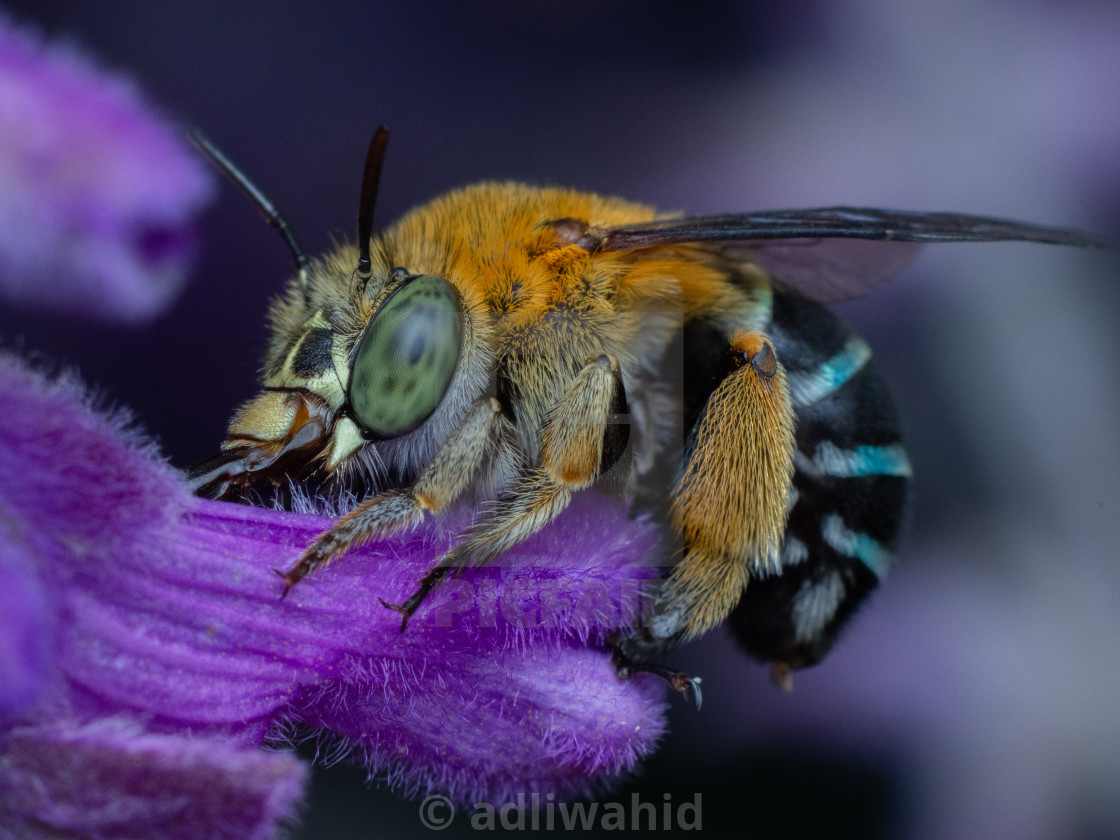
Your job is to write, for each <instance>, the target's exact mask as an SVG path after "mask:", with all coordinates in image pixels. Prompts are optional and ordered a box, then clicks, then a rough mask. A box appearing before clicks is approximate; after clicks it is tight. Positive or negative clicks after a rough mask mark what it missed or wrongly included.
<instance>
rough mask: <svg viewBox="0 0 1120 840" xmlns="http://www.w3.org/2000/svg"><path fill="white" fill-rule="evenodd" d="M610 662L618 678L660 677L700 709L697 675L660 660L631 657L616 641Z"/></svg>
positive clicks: (701, 699)
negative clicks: (692, 675) (651, 660)
mask: <svg viewBox="0 0 1120 840" xmlns="http://www.w3.org/2000/svg"><path fill="white" fill-rule="evenodd" d="M611 664H612V665H614V667H615V673H616V674H618V678H619V679H622V680H628V679H630V678H631V677H635V676H638V675H639V674H649V675H650V676H654V677H660V678H661V679H663V680H664V681H665V682H666V684H668V686H669V688H671V689H673V690H674V691H677V692H680V694H681V696H683V697H684V699H685V700H686V701H687V702H691V703H694V704H695V705H696V708H697V710H699V709H700V704H701V702H702V701H703V699H704V697H703V695H702V694H701V692H700V678H699V677H690V676H689V675H688V674H686V673H685V672H684V671H678V670H676V669H674V668H671V667H669V666H668V665H662V664H661V663H660V662H650V661H645V660H634V659H631V658H630V657H629V656H628V655H627V654H626V653H625V652H624V651H623V649H622V647H621V646H620V645H619V644H618V643H617V642H616V643H615V644H614V646H613V649H612V650H611Z"/></svg>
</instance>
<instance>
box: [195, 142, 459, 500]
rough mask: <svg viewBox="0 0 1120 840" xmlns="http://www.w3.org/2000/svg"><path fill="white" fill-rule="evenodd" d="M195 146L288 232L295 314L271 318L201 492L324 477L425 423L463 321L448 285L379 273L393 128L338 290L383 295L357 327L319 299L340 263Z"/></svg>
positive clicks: (376, 150)
mask: <svg viewBox="0 0 1120 840" xmlns="http://www.w3.org/2000/svg"><path fill="white" fill-rule="evenodd" d="M192 138H193V139H194V141H195V143H196V144H197V145H198V146H199V148H200V149H201V150H202V151H203V152H204V153H205V154H206V155H207V157H209V158H210V159H211V160H212V161H213V162H214V163H215V164H216V165H217V166H218V167H219V168H220V169H221V170H222V171H223V172H224V173H225V174H226V175H227V176H228V177H229V178H230V179H231V180H232V181H233V182H234V183H235V184H236V185H237V186H238V187H239V188H240V189H241V191H242V192H243V193H245V194H246V195H247V196H248V197H249V198H250V200H252V201H253V202H254V204H256V206H257V208H258V209H259V210H260V211H261V212H262V214H263V215H264V216H265V218H266V219H267V220H268V221H269V223H270V224H271V225H272V226H273V227H275V228H276V229H277V230H278V231H279V232H280V233H281V235H282V236H283V238H284V240H285V242H286V243H287V244H288V246H289V248H290V249H291V251H292V254H293V256H294V257H295V262H296V268H297V274H296V279H295V284H294V290H295V294H294V296H293V302H294V303H295V304H296V308H295V309H294V310H292V311H291V312H290V313H287V314H285V313H284V312H283V307H281V313H280V314H279V315H277V313H276V312H274V321H276V322H278V324H279V323H283V322H285V321H288V323H287V325H286V326H287V328H286V329H284V330H281V332H282V333H284V335H283V337H282V338H281V340H280V341H279V342H278V343H276V342H274V347H273V351H274V352H272V353H270V356H271V358H270V359H269V362H268V365H267V369H266V378H265V381H264V388H263V390H262V392H261V393H260V394H259V395H258V396H257V397H255V398H254V399H252V400H250V401H249V402H247V403H245V404H244V405H243V406H242V407H241V408H240V409H239V410H238V412H237V413H236V415H235V416H234V418H233V420H232V421H231V422H230V426H229V435H228V438H227V440H226V441H225V443H223V445H222V452H221V453H220V454H219V455H217V456H215V457H214V458H211V459H209V460H207V461H204V462H203V463H201V464H198V465H197V466H195V467H194V468H193V469H192V470H191V480H192V483H193V485H194V487H195V490H196V492H198V493H200V494H202V495H206V496H212V497H219V496H223V495H226V494H227V493H228V492H229V490H230V489H231V487H233V486H240V487H245V486H248V485H250V484H253V483H255V482H256V481H258V480H270V481H273V482H274V483H276V482H278V481H280V480H281V479H284V478H287V477H291V478H299V477H302V476H306V475H309V474H310V473H311V472H314V471H318V470H321V471H323V472H325V473H326V474H328V475H331V474H334V473H335V472H336V471H337V470H338V469H339V467H341V466H342V465H343V464H345V463H347V462H348V461H349V460H350V458H351V457H352V456H353V455H354V453H355V452H357V451H358V450H359V449H360V448H361V447H362V446H363V444H365V443H366V442H369V441H387V440H392V439H394V438H398V437H402V436H404V435H407V434H408V433H410V432H412V431H415V430H416V429H417V428H419V427H420V426H422V425H423V424H424V423H425V422H426V421H427V420H428V419H429V418H430V417H431V416H432V415H433V413H435V411H436V409H437V408H438V407H439V405H440V403H441V402H442V401H443V399H444V397H445V396H446V394H447V393H448V390H449V389H450V388H451V385H452V380H453V378H454V374H455V371H456V368H457V366H458V364H459V359H460V354H461V351H462V347H463V338H464V332H465V329H464V324H465V320H466V313H465V310H464V308H463V307H462V305H461V302H460V299H459V295H458V293H457V292H456V291H455V288H454V287H453V286H452V284H451V283H449V282H448V281H447V280H445V279H443V278H442V277H436V276H434V275H429V274H414V273H410V272H409V271H408V270H407V269H404V268H396V269H393V270H391V271H389V272H387V274H386V276H384V277H377V278H374V277H373V269H372V264H371V259H370V238H371V234H372V227H373V208H374V204H375V201H376V195H377V185H378V181H379V179H380V171H381V163H382V160H383V158H384V154H385V146H386V143H387V140H388V132H387V131H386V129H385V128H384V127H382V128H379V129H378V130H377V132H376V133H375V134H374V136H373V139H372V141H371V143H370V148H369V153H368V155H367V157H366V166H365V171H364V174H363V177H362V191H361V198H360V202H359V209H358V260H357V268H356V269H354V268H353V265H354V263H353V262H351V263H350V266H351V267H350V268H349V270H346V271H345V274H346V275H347V282H340V283H335V284H333V285H334V287H335V288H339V287H345V286H347V285H349V286H350V288H351V290H352V292H354V293H356V294H357V295H358V296H359V297H363V296H365V295H366V294H367V293H370V292H373V291H374V287H376V288H377V290H378V291H377V292H376V293H375V294H373V295H372V298H373V304H374V311H373V312H372V313H371V314H369V316H368V318H367V319H366V320H364V323H363V324H361V325H360V329H358V330H352V329H345V328H340V326H339V325H337V324H336V323H332V321H333V320H334V319H332V318H330V317H328V315H327V314H325V312H329V311H330V309H331V307H329V306H317V305H316V303H315V297H316V295H315V293H314V289H315V288H316V287H318V286H320V284H319V283H318V282H317V280H318V279H320V278H317V277H316V276H315V273H316V272H317V271H319V270H322V271H326V272H328V273H331V272H336V273H342V269H341V267H339V266H335V265H330V264H328V263H320V262H318V261H316V263H315V265H314V266H313V265H312V262H311V261H310V260H308V259H307V257H306V256H305V255H304V253H303V251H302V249H301V248H300V247H299V245H298V244H297V242H296V240H295V237H294V236H293V235H292V233H291V231H290V229H289V228H288V225H287V224H286V223H285V222H284V221H283V219H282V218H281V217H280V215H279V213H278V212H277V210H276V209H275V207H274V206H273V205H272V203H271V202H270V201H269V200H268V199H267V198H266V197H265V196H264V195H263V194H262V193H261V192H260V190H259V189H257V188H256V187H255V186H254V185H253V184H252V183H251V182H250V181H249V180H248V178H247V177H246V176H245V175H244V174H243V173H241V172H240V171H239V170H238V169H237V168H236V167H235V166H234V165H233V164H232V163H230V161H229V160H228V159H227V158H226V157H225V156H224V155H223V154H222V153H221V152H220V151H219V150H218V149H217V148H216V147H215V146H214V145H213V144H212V143H211V142H210V141H209V140H208V139H207V138H206V137H205V136H203V135H202V134H201V133H199V132H194V133H193V134H192ZM350 253H353V252H352V251H351V252H350ZM371 280H373V282H371ZM327 285H331V284H327ZM297 312H298V313H299V314H298V316H297V315H296V313H297ZM309 312H310V313H311V314H310V316H308V314H307V313H309Z"/></svg>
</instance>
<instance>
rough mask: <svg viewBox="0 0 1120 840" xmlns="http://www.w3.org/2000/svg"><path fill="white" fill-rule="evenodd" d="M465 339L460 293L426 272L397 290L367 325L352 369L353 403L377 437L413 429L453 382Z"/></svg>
mask: <svg viewBox="0 0 1120 840" xmlns="http://www.w3.org/2000/svg"><path fill="white" fill-rule="evenodd" d="M462 343H463V323H462V319H461V317H460V314H459V296H458V295H457V294H456V293H455V290H454V289H453V288H452V287H451V284H450V283H448V282H447V281H446V280H444V279H443V278H442V277H433V276H432V275H430V274H424V275H421V276H419V277H416V278H414V279H412V280H409V281H408V282H406V283H405V285H403V286H401V288H399V289H398V290H397V291H395V292H394V293H393V294H392V296H391V297H390V298H389V300H387V301H386V302H385V305H384V306H382V307H381V310H380V311H379V312H378V313H377V314H376V315H375V316H374V318H373V321H371V322H370V325H369V326H368V327H366V332H365V335H363V336H362V339H361V343H360V344H359V345H358V354H357V356H356V357H355V358H354V368H353V370H352V371H351V375H350V409H351V411H352V412H353V417H354V419H355V420H356V421H357V422H358V424H359V425H361V426H362V427H364V428H365V430H366V431H367V432H368V433H369V434H370V435H371V436H372V437H374V438H378V439H382V440H384V439H387V438H393V437H397V436H398V435H403V434H405V433H406V432H411V431H412V430H413V429H415V428H416V427H417V426H419V425H420V424H421V423H423V422H424V421H425V420H427V419H428V418H429V417H431V415H432V412H433V411H435V410H436V408H437V407H438V406H439V404H440V400H442V399H443V395H444V394H446V393H447V389H448V387H449V386H450V385H451V377H452V375H453V374H454V373H455V366H456V365H457V364H458V363H459V351H460V348H461V347H462Z"/></svg>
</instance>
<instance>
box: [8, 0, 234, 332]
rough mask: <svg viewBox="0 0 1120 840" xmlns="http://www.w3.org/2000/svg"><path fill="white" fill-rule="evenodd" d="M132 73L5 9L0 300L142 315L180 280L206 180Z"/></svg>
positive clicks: (128, 317)
mask: <svg viewBox="0 0 1120 840" xmlns="http://www.w3.org/2000/svg"><path fill="white" fill-rule="evenodd" d="M180 136H181V132H180V131H179V130H178V129H175V128H172V127H171V126H169V125H168V124H167V123H166V122H165V121H164V120H162V119H161V118H159V117H157V116H156V115H154V114H153V113H152V111H151V109H150V108H149V107H148V106H147V105H145V103H144V102H143V101H142V99H141V96H140V94H139V92H138V91H137V90H136V88H135V86H134V85H133V84H132V83H131V82H130V81H128V80H127V79H124V78H121V77H118V76H111V75H109V74H107V73H105V72H104V71H103V70H100V69H99V68H98V67H96V65H95V64H94V63H93V62H92V61H91V60H90V59H89V58H87V57H86V56H84V55H82V54H80V53H79V52H78V51H77V50H75V49H73V48H70V47H67V46H64V45H58V44H52V45H50V46H44V45H43V44H42V43H40V41H39V39H38V38H36V37H35V36H34V35H32V34H31V33H28V32H26V31H21V30H20V29H18V28H17V27H15V26H14V25H13V24H12V22H11V21H10V20H8V19H6V18H5V17H3V16H0V274H3V277H4V280H3V284H2V285H0V299H7V300H9V301H13V302H16V303H18V304H21V305H34V306H39V307H43V306H47V307H51V308H54V309H60V310H63V311H66V312H68V313H71V314H79V315H82V316H85V317H97V318H110V319H114V320H123V321H132V322H143V321H147V320H149V319H151V318H153V317H154V316H156V315H158V314H159V313H160V312H161V311H163V310H164V309H165V308H166V307H167V305H168V304H169V303H170V302H171V301H172V300H173V299H174V297H175V295H176V294H177V293H178V291H179V290H180V288H181V287H182V285H183V281H184V280H185V278H186V272H187V267H188V264H189V261H190V257H191V256H192V255H193V253H194V250H195V247H194V246H195V237H194V235H193V231H192V230H191V228H190V220H191V217H192V216H193V214H194V213H195V212H196V211H197V210H198V208H199V207H200V206H201V204H202V203H203V202H204V201H205V200H206V199H207V198H208V197H209V195H210V193H211V190H212V178H211V176H210V173H208V172H207V171H206V170H205V168H204V167H203V166H202V165H201V164H200V162H199V161H198V160H197V159H196V158H195V157H194V156H193V155H191V154H190V153H189V152H188V151H187V149H186V148H184V144H183V143H182V141H181V140H180Z"/></svg>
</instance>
